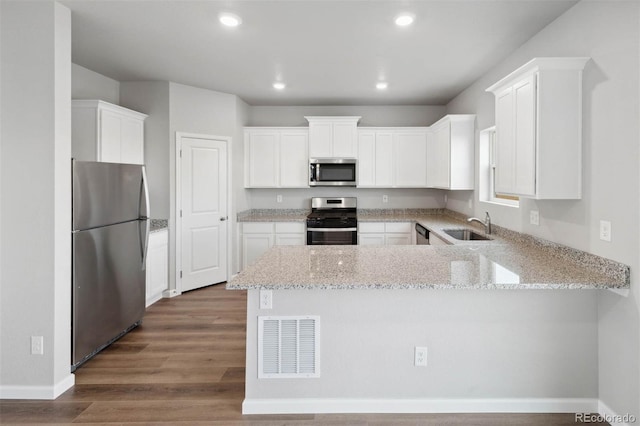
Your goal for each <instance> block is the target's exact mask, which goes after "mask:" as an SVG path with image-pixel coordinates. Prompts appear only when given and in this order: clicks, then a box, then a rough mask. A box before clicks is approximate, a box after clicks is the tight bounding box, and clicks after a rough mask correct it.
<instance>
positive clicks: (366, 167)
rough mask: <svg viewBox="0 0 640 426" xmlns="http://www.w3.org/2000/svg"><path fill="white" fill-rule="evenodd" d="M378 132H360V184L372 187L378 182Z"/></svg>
mask: <svg viewBox="0 0 640 426" xmlns="http://www.w3.org/2000/svg"><path fill="white" fill-rule="evenodd" d="M375 161H376V133H375V131H359V132H358V166H357V167H358V186H362V187H372V186H375V184H376V168H375Z"/></svg>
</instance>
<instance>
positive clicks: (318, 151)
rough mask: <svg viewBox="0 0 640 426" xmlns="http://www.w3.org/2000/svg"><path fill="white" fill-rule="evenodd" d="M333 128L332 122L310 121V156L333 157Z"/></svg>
mask: <svg viewBox="0 0 640 426" xmlns="http://www.w3.org/2000/svg"><path fill="white" fill-rule="evenodd" d="M332 139H333V128H332V126H331V123H324V122H311V123H309V157H310V158H328V157H333V152H332Z"/></svg>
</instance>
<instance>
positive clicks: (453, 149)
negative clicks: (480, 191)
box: [427, 114, 475, 190]
mask: <svg viewBox="0 0 640 426" xmlns="http://www.w3.org/2000/svg"><path fill="white" fill-rule="evenodd" d="M474 137H475V115H469V114H454V115H447V116H445V117H443V118H442V119H440V120H439V121H437V122H436V123H435V124H433V125H431V126H430V127H429V140H428V142H427V186H428V187H430V188H441V189H451V190H471V189H473V188H474V167H473V164H474Z"/></svg>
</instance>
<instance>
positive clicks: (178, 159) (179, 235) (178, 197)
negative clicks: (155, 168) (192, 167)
mask: <svg viewBox="0 0 640 426" xmlns="http://www.w3.org/2000/svg"><path fill="white" fill-rule="evenodd" d="M183 138H192V139H202V140H207V141H217V142H223V143H225V144H226V146H227V221H226V222H227V274H226V281H229V277H230V276H231V269H232V265H233V256H230V255H229V253H231V252H232V250H231V248H232V247H233V245H232V242H233V240H232V238H231V237H232V234H233V232H231V225H230V224H231V222H232V221H231V220H229V219H228V217H229V216H230V212H232V211H233V204H232V202H233V193H232V190H231V189H232V182H231V176H232V175H233V173H232V169H231V163H232V161H231V158H232V143H231V137H230V136H215V135H205V134H201V133H187V132H176V157H175V158H176V201H175V207H176V211H175V212H174V215H175V216H174V217H175V218H176V221H175V222H176V257H175V265H174V267H175V280H176V288H175V289H176V293H177V294H176V295H179V294H182V279H181V278H180V266H181V264H182V217H180V206H181V200H182V157H181V156H180V151H181V150H182V139H183Z"/></svg>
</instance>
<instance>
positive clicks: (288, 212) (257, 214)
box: [237, 209, 311, 222]
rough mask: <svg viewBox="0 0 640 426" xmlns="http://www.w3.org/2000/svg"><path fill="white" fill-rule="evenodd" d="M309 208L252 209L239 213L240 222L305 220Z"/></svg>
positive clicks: (238, 219)
mask: <svg viewBox="0 0 640 426" xmlns="http://www.w3.org/2000/svg"><path fill="white" fill-rule="evenodd" d="M310 212H311V211H310V210H307V209H251V210H245V211H242V212H240V213H238V216H237V221H238V222H305V221H306V220H307V215H308V214H309V213H310Z"/></svg>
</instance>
